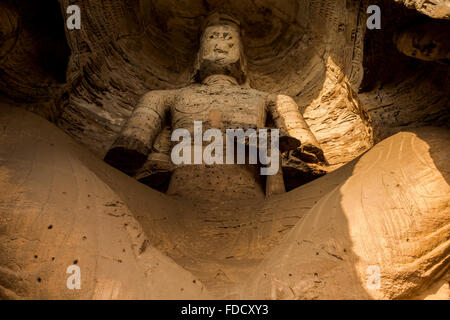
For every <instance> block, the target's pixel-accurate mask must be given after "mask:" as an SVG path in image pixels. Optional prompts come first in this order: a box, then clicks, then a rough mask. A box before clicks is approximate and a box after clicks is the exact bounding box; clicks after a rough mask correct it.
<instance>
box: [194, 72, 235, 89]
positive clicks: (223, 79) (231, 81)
mask: <svg viewBox="0 0 450 320" xmlns="http://www.w3.org/2000/svg"><path fill="white" fill-rule="evenodd" d="M202 84H204V85H215V84H221V85H228V86H237V85H239V83H238V81H237V80H236V79H235V78H233V77H231V76H226V75H224V74H213V75H211V76H208V77H206V78H205V79H204V80H203V81H202Z"/></svg>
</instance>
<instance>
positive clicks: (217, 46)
mask: <svg viewBox="0 0 450 320" xmlns="http://www.w3.org/2000/svg"><path fill="white" fill-rule="evenodd" d="M214 52H217V53H228V51H226V50H223V49H222V48H220V47H219V45H218V44H216V45H215V46H214Z"/></svg>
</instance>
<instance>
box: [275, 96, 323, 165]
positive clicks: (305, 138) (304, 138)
mask: <svg viewBox="0 0 450 320" xmlns="http://www.w3.org/2000/svg"><path fill="white" fill-rule="evenodd" d="M267 109H268V112H269V113H270V114H271V116H272V118H273V121H274V122H275V125H276V126H277V127H278V128H279V129H281V130H284V131H285V132H286V133H287V134H288V135H290V136H292V137H294V138H296V139H298V140H300V142H301V148H302V150H304V151H307V152H310V153H313V154H315V155H316V156H317V158H318V159H319V160H320V161H322V162H325V157H324V155H323V151H322V149H321V147H320V144H319V142H318V141H317V139H316V137H315V136H314V134H313V133H312V132H311V129H310V128H309V126H308V124H307V123H306V121H305V120H304V119H303V116H302V114H301V113H300V110H299V108H298V105H297V103H295V101H294V100H293V99H292V98H291V97H288V96H285V95H278V94H274V95H271V96H269V98H268V101H267Z"/></svg>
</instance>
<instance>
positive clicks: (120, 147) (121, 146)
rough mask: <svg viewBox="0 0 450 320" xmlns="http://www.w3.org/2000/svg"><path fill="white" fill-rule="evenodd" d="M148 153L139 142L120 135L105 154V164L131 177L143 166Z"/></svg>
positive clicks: (146, 148) (133, 138)
mask: <svg viewBox="0 0 450 320" xmlns="http://www.w3.org/2000/svg"><path fill="white" fill-rule="evenodd" d="M149 153H150V150H149V148H148V147H147V146H146V145H145V144H144V143H143V142H142V141H141V140H139V139H137V138H135V137H132V136H124V135H120V136H119V137H118V138H117V139H116V141H115V142H114V144H113V145H112V146H111V148H110V149H109V151H108V153H107V154H106V156H105V162H106V163H109V164H110V165H112V166H113V167H115V168H117V169H119V170H121V171H123V172H125V173H126V174H129V175H131V174H133V173H135V172H136V171H137V170H138V169H139V168H141V167H142V166H143V165H144V163H145V161H146V160H147V156H148V154H149Z"/></svg>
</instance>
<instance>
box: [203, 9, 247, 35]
mask: <svg viewBox="0 0 450 320" xmlns="http://www.w3.org/2000/svg"><path fill="white" fill-rule="evenodd" d="M218 25H227V26H230V27H233V28H235V29H236V30H237V31H239V33H240V32H241V23H240V22H239V20H238V19H236V18H235V17H233V16H232V15H230V14H228V13H224V12H220V11H216V12H213V13H211V14H210V15H208V16H207V17H206V18H205V20H204V21H203V26H202V32H205V30H206V28H208V27H210V26H218Z"/></svg>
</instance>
